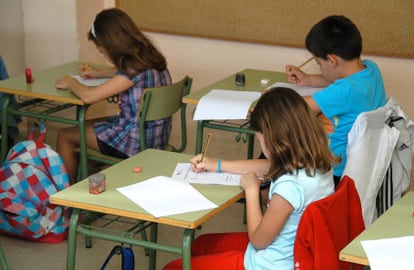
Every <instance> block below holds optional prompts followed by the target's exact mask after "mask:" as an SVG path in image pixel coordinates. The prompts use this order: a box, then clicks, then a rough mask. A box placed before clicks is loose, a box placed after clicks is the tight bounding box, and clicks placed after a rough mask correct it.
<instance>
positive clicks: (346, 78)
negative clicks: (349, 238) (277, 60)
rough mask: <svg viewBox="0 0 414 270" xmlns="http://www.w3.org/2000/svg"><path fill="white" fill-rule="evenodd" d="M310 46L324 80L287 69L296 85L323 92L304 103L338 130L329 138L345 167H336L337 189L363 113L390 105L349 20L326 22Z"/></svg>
mask: <svg viewBox="0 0 414 270" xmlns="http://www.w3.org/2000/svg"><path fill="white" fill-rule="evenodd" d="M305 43H306V48H307V49H308V50H309V52H311V54H312V55H313V56H314V58H315V60H316V62H317V63H318V65H319V67H320V70H321V74H318V75H310V74H306V73H304V72H303V71H301V70H300V69H298V68H297V67H295V66H293V65H287V66H286V74H287V76H288V80H289V81H290V82H292V83H295V84H298V85H304V86H313V87H324V89H322V90H321V91H319V92H316V93H315V94H313V95H311V96H305V97H304V99H305V100H306V102H307V103H308V105H309V106H310V107H311V109H312V110H313V111H314V112H315V113H317V114H323V115H324V116H325V117H326V118H327V119H328V120H329V121H330V122H331V124H332V126H333V131H332V132H328V138H329V147H330V149H331V151H332V152H333V153H334V154H335V155H336V156H340V157H342V162H341V163H340V164H338V165H336V166H335V167H334V179H335V183H336V184H337V183H338V182H339V180H340V178H341V176H342V172H343V170H344V168H345V163H346V147H347V144H348V133H349V131H350V130H351V128H352V125H353V124H354V122H355V119H356V118H357V117H358V115H359V114H360V113H362V112H367V111H372V110H375V109H377V108H379V107H381V106H384V105H385V103H386V93H385V89H384V84H383V81H382V76H381V72H380V71H379V69H378V67H377V65H376V64H375V63H374V62H372V61H370V60H362V59H361V51H362V38H361V34H360V32H359V30H358V28H357V27H356V25H355V24H354V23H353V22H352V21H351V20H350V19H348V18H346V17H344V16H329V17H326V18H324V19H322V20H321V21H320V22H318V23H317V24H315V25H314V26H313V27H312V29H311V30H310V31H309V33H308V35H307V36H306V42H305Z"/></svg>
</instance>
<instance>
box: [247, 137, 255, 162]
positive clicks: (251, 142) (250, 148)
mask: <svg viewBox="0 0 414 270" xmlns="http://www.w3.org/2000/svg"><path fill="white" fill-rule="evenodd" d="M247 136H248V137H249V138H248V141H247V159H252V158H253V152H254V135H252V134H247Z"/></svg>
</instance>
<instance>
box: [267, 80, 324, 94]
mask: <svg viewBox="0 0 414 270" xmlns="http://www.w3.org/2000/svg"><path fill="white" fill-rule="evenodd" d="M273 87H286V88H291V89H293V90H295V91H296V92H297V93H298V94H299V95H301V96H310V95H312V94H313V93H315V92H318V91H319V90H322V89H323V88H317V87H308V86H301V85H297V84H294V83H282V82H277V83H274V84H272V85H271V86H269V87H268V88H267V89H270V88H273Z"/></svg>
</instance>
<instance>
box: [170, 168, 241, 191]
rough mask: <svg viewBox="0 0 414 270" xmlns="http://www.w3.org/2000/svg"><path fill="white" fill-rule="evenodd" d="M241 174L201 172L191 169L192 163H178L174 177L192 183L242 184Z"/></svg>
mask: <svg viewBox="0 0 414 270" xmlns="http://www.w3.org/2000/svg"><path fill="white" fill-rule="evenodd" d="M240 177H241V175H239V174H231V173H213V172H199V173H196V172H194V171H193V170H191V164H190V163H177V166H176V167H175V170H174V172H173V175H172V178H173V179H175V180H178V181H182V182H185V183H190V184H218V185H227V186H239V185H240Z"/></svg>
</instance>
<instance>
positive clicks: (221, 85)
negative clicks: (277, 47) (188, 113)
mask: <svg viewBox="0 0 414 270" xmlns="http://www.w3.org/2000/svg"><path fill="white" fill-rule="evenodd" d="M241 72H242V73H244V74H245V77H246V82H245V86H236V85H235V74H232V75H230V76H228V77H226V78H224V79H222V80H220V81H217V82H214V83H212V84H210V85H208V86H206V87H203V88H201V89H199V90H197V91H194V92H192V93H190V94H189V95H187V96H185V97H183V102H184V103H187V104H193V105H197V104H198V102H199V100H200V99H201V98H202V97H203V96H204V95H205V94H207V93H208V92H210V91H211V90H213V89H223V90H235V91H264V90H265V89H266V88H267V87H269V86H271V85H272V84H274V83H275V82H287V78H286V75H285V73H284V72H276V71H268V70H259V69H245V70H242V71H241ZM262 79H268V80H269V82H268V83H267V84H262V83H261V80H262Z"/></svg>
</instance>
